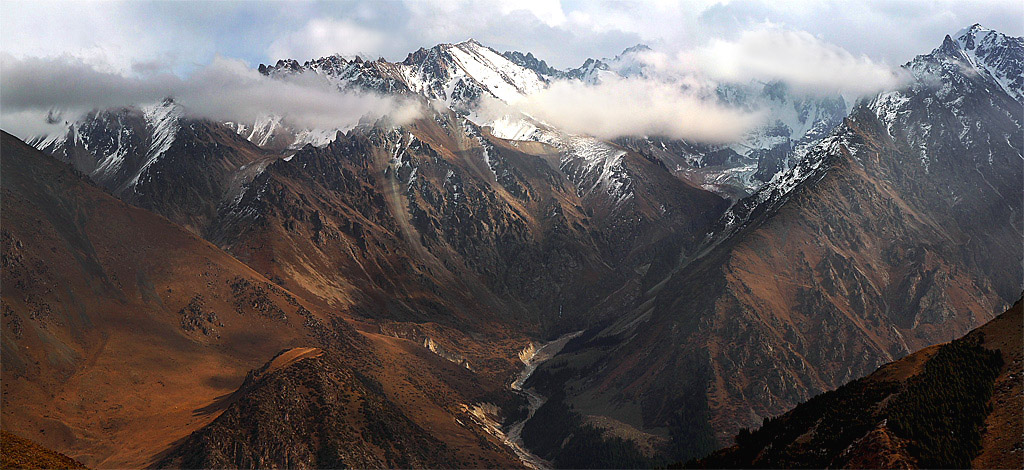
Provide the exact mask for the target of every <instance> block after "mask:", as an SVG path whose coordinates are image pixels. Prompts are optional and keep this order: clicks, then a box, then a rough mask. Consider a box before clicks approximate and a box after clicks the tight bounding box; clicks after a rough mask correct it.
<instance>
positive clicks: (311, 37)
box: [267, 18, 385, 60]
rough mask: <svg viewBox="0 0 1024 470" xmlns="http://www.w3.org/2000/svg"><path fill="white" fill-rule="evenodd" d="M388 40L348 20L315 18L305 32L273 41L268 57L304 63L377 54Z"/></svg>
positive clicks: (297, 32) (299, 31)
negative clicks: (322, 59)
mask: <svg viewBox="0 0 1024 470" xmlns="http://www.w3.org/2000/svg"><path fill="white" fill-rule="evenodd" d="M384 40H385V36H384V34H382V33H381V32H379V31H376V30H374V29H370V28H367V27H365V26H362V25H360V24H358V23H354V22H352V21H349V20H346V19H341V20H338V19H332V18H315V19H312V20H310V21H309V22H308V23H306V25H305V26H304V27H303V28H302V29H299V30H298V31H295V32H292V33H290V34H287V35H284V36H282V37H280V38H278V39H277V40H275V41H274V42H272V43H271V44H270V47H269V48H267V55H268V56H269V57H277V58H280V59H298V60H303V59H315V58H319V57H325V56H329V55H332V54H341V55H355V54H374V53H377V52H378V51H379V50H380V48H381V46H382V44H383V43H384Z"/></svg>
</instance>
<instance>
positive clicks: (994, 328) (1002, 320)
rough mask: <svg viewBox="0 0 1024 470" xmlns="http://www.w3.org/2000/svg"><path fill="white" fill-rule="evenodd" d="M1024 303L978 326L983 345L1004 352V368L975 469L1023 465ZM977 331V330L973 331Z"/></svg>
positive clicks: (992, 401)
mask: <svg viewBox="0 0 1024 470" xmlns="http://www.w3.org/2000/svg"><path fill="white" fill-rule="evenodd" d="M1021 304H1022V302H1017V303H1016V304H1014V305H1013V307H1012V308H1010V310H1009V311H1008V312H1007V313H1005V314H1003V315H1000V316H999V317H998V318H996V319H995V320H992V321H990V322H988V324H986V325H985V326H983V327H981V328H979V329H978V331H981V332H984V334H985V342H984V343H983V345H984V347H986V348H988V349H998V350H999V352H1000V353H1001V354H1002V355H1003V370H1002V371H1000V373H999V377H997V378H996V382H995V389H994V390H993V392H992V400H991V401H990V405H991V406H992V413H990V414H989V415H988V418H987V419H986V420H985V431H984V432H983V433H982V434H981V454H980V455H978V457H976V458H975V459H974V461H973V462H971V466H973V467H974V468H1024V437H1022V436H1021V433H1022V432H1024V386H1022V383H1024V363H1022V362H1021V357H1022V355H1024V354H1022V351H1024V344H1022V324H1024V315H1022V312H1021V307H1022V305H1021ZM972 334H975V333H972Z"/></svg>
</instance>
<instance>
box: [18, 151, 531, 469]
mask: <svg viewBox="0 0 1024 470" xmlns="http://www.w3.org/2000/svg"><path fill="white" fill-rule="evenodd" d="M0 157H2V158H0V162H2V168H0V174H2V178H3V180H2V190H3V194H2V204H3V206H2V210H0V217H2V219H0V225H2V232H3V233H2V239H3V245H2V248H3V251H2V255H3V256H2V263H3V264H2V268H3V269H2V285H3V288H2V292H0V294H2V295H0V300H2V310H3V312H2V323H0V325H2V328H3V334H2V336H0V345H2V348H3V370H2V374H3V376H2V379H3V380H2V386H3V390H2V391H3V406H2V424H3V426H4V429H10V430H12V431H15V432H18V433H20V434H22V435H25V436H28V437H30V438H32V439H35V440H38V441H39V442H41V443H43V444H44V445H46V446H48V447H50V448H54V449H57V450H59V451H61V452H63V453H66V454H68V455H71V456H74V457H75V458H77V459H79V460H80V461H83V462H84V463H86V464H87V465H90V466H92V467H98V468H126V467H142V466H146V465H149V464H151V463H152V462H153V461H154V459H156V458H159V456H160V455H161V454H162V453H164V452H166V451H168V450H169V449H171V448H172V447H173V445H174V444H175V443H176V442H178V441H180V440H181V439H183V438H185V437H186V436H188V435H189V433H190V432H192V431H194V430H196V429H199V428H201V427H202V426H204V425H206V424H208V423H209V422H211V421H212V420H213V419H214V418H216V416H217V415H218V414H219V413H221V412H222V411H223V410H224V408H225V407H226V406H227V405H229V404H230V400H229V397H230V396H231V394H232V393H233V392H234V391H235V390H236V389H237V388H238V386H239V384H241V383H242V381H243V379H244V377H245V376H246V374H247V373H248V371H250V370H251V369H254V368H256V367H258V366H259V365H260V364H263V363H264V362H266V361H267V359H268V358H271V357H273V356H274V354H275V353H276V352H277V351H280V350H281V349H284V348H290V347H310V346H313V345H316V346H321V347H325V346H326V347H330V348H332V349H333V350H334V351H337V352H339V354H341V355H342V357H343V358H344V360H345V364H348V366H349V367H353V368H356V367H358V368H359V370H360V373H363V374H365V375H367V376H370V377H372V378H373V379H374V380H375V381H377V382H379V383H380V384H381V385H382V387H381V388H380V390H379V392H380V393H383V394H384V395H385V397H380V399H386V400H389V401H391V402H392V403H394V404H395V409H397V410H398V412H400V414H401V415H404V416H406V417H408V419H410V420H412V421H413V422H415V423H416V425H417V426H419V427H421V428H422V429H424V430H425V431H426V432H427V433H429V434H430V435H431V436H434V437H435V438H437V439H440V440H442V441H444V442H445V444H446V445H448V446H449V447H450V448H453V449H457V451H456V452H455V458H456V459H457V461H458V462H465V463H466V465H470V462H473V461H474V459H478V460H480V461H491V462H494V463H495V466H503V467H508V466H514V465H516V461H515V460H514V457H512V456H511V453H510V452H509V451H507V450H506V449H505V448H503V447H501V446H500V444H499V443H498V442H497V441H496V440H495V439H493V438H490V437H487V436H485V435H482V434H483V431H481V430H479V429H478V428H475V427H466V426H461V425H459V424H457V422H456V416H457V415H458V414H459V413H461V409H462V408H461V405H462V404H464V403H472V402H476V401H480V400H484V399H490V398H488V397H491V396H493V394H494V393H499V394H500V391H501V390H502V389H503V388H504V384H503V383H502V382H501V381H499V380H497V379H487V378H486V377H485V378H481V377H480V376H478V375H476V374H473V373H472V372H470V371H468V370H467V369H465V368H464V367H461V366H458V365H456V364H453V363H451V362H449V361H446V360H444V359H442V358H440V357H438V356H437V355H435V354H433V353H431V352H430V351H428V350H426V349H425V348H423V346H422V345H421V344H418V343H416V342H413V341H410V340H406V339H399V338H394V337H387V336H383V335H379V334H377V333H376V331H377V328H376V325H372V324H362V325H360V327H362V328H366V329H367V330H368V331H369V332H367V333H362V334H360V333H357V332H356V331H355V330H354V329H353V328H352V327H351V326H349V325H350V323H349V322H348V318H347V317H345V316H343V315H342V314H341V313H338V312H331V313H330V314H325V313H324V311H323V310H320V309H318V308H317V306H316V305H315V304H309V303H306V302H305V301H304V300H302V299H300V298H297V297H295V296H293V295H292V294H291V293H290V292H288V291H286V290H284V289H281V288H279V287H277V286H275V285H274V284H272V283H270V282H268V281H267V280H266V278H264V277H262V276H261V275H259V274H257V273H256V272H254V271H252V270H251V269H249V268H248V267H247V266H246V265H244V264H242V263H241V262H239V261H237V260H236V259H234V258H232V257H231V256H230V255H228V254H226V253H224V252H223V251H221V250H219V249H217V248H216V247H214V246H213V245H211V244H209V243H207V242H205V241H203V240H202V239H199V238H198V237H196V236H194V235H192V234H190V233H188V232H187V231H185V230H183V229H181V228H179V227H178V226H175V225H174V224H172V223H170V222H168V221H167V220H166V219H163V218H162V217H159V216H156V215H154V214H152V213H149V212H147V211H144V210H141V209H137V208H134V207H131V206H129V205H127V204H124V203H122V202H120V201H117V200H116V199H114V198H113V197H111V196H109V195H108V194H106V193H104V192H103V191H102V190H100V189H99V188H97V187H95V186H92V185H90V184H89V183H87V182H85V180H84V179H83V178H82V177H81V176H80V175H77V174H75V173H73V172H72V171H70V170H69V169H68V168H67V167H66V166H64V165H63V164H61V163H59V162H56V161H54V160H52V159H49V158H47V157H45V156H43V155H42V154H40V153H38V152H37V151H35V150H34V149H31V148H29V147H28V146H26V145H24V144H23V143H21V142H20V141H18V140H17V139H15V138H13V137H11V136H10V135H8V134H4V135H3V141H2V147H0Z"/></svg>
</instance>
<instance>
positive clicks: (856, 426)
mask: <svg viewBox="0 0 1024 470" xmlns="http://www.w3.org/2000/svg"><path fill="white" fill-rule="evenodd" d="M1022 322H1024V318H1022V317H1021V302H1020V301H1018V302H1017V303H1016V304H1014V306H1013V307H1011V308H1010V310H1008V311H1006V312H1005V313H1003V314H1001V315H999V316H998V317H996V318H995V319H993V320H991V321H989V322H988V323H986V324H985V325H983V326H981V327H980V328H978V329H976V330H974V331H972V332H971V333H969V334H967V335H966V336H965V337H963V338H961V339H958V340H955V341H953V342H952V343H948V344H944V345H939V346H932V347H929V348H926V349H923V350H921V351H918V352H916V353H914V354H912V355H910V356H907V357H905V358H903V359H900V360H899V361H896V362H892V363H889V364H886V365H884V366H882V367H881V368H879V369H878V370H877V371H875V372H874V373H872V374H871V375H869V376H867V377H865V378H863V379H858V380H856V381H853V382H851V383H849V384H846V385H844V386H842V387H840V388H839V389H837V390H835V391H832V392H827V393H824V394H822V395H819V396H816V397H814V398H812V399H811V400H808V401H807V402H805V403H802V404H800V405H799V406H797V407H796V408H795V409H793V410H792V411H790V412H787V413H786V414H783V415H781V416H779V417H776V418H769V419H766V420H765V422H764V423H763V424H762V426H761V427H760V429H757V430H754V431H747V430H743V431H741V432H740V434H739V435H738V436H737V437H736V445H734V446H732V447H729V448H727V449H723V450H721V451H718V452H715V453H714V454H712V455H710V456H708V457H706V458H703V459H700V460H698V461H695V462H691V463H690V466H699V467H706V468H765V467H777V468H781V467H786V468H790V467H814V468H822V467H829V468H838V467H842V468H967V467H975V468H1018V467H1020V466H1021V465H1024V450H1022V439H1021V434H1020V429H1021V425H1022V424H1024V423H1022V411H1021V410H1022V407H1024V395H1022V394H1021V392H1022V383H1024V377H1022V375H1021V367H1022V364H1021V357H1022V347H1024V345H1022V344H1021V338H1022V333H1024V331H1022V328H1021V327H1022V325H1024V323H1022Z"/></svg>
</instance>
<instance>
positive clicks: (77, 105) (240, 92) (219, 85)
mask: <svg viewBox="0 0 1024 470" xmlns="http://www.w3.org/2000/svg"><path fill="white" fill-rule="evenodd" d="M0 69H2V73H3V87H2V88H0V109H3V113H2V115H0V125H2V126H3V128H4V130H7V131H8V132H11V133H12V134H15V135H18V136H19V137H22V138H28V137H32V136H33V135H36V133H38V132H39V131H40V130H41V129H44V128H45V126H44V124H45V123H44V122H43V118H44V117H45V116H46V114H47V113H48V112H49V111H50V110H60V111H62V112H63V115H64V119H69V120H71V119H74V117H75V116H77V115H80V114H81V113H84V112H88V111H91V110H93V109H104V108H110V107H118V106H130V105H141V104H148V103H153V102H157V101H160V100H162V99H163V98H166V97H172V98H173V99H174V100H175V102H177V103H178V104H180V105H182V106H183V107H184V108H185V111H186V112H187V113H189V114H190V115H192V116H195V117H201V118H207V119H212V120H216V121H236V122H252V121H255V120H256V119H257V118H259V117H261V116H265V115H268V114H273V115H277V116H281V117H282V118H283V119H284V120H285V122H286V123H288V124H291V125H294V126H296V127H297V128H322V129H334V128H348V127H351V126H354V125H355V124H357V123H358V122H359V120H360V119H361V118H364V117H368V118H371V119H375V118H379V117H382V116H385V115H388V116H390V117H391V118H392V119H394V120H395V121H396V122H399V123H405V122H408V121H409V120H411V119H413V118H415V117H416V116H417V115H418V112H419V104H418V103H417V102H415V101H411V100H407V99H402V98H397V97H389V96H380V95H377V94H373V93H361V92H340V91H338V90H337V89H336V88H334V87H333V86H332V85H331V84H329V83H328V82H326V81H325V80H324V79H322V78H321V77H318V76H315V75H313V74H300V75H296V76H294V77H290V78H287V79H272V78H268V77H265V76H263V75H261V74H260V73H259V72H257V71H255V70H253V69H251V68H249V67H248V66H247V65H246V64H245V63H243V62H241V61H239V60H233V59H224V58H220V57H218V58H216V59H215V60H214V61H213V62H212V63H210V64H209V65H207V66H205V67H202V68H200V69H198V70H197V71H196V72H195V73H193V74H192V75H190V76H189V77H188V78H179V77H177V76H175V75H171V74H161V75H154V76H148V77H145V78H140V77H132V76H125V75H121V74H119V73H114V72H108V71H101V70H97V69H96V68H94V67H92V66H90V65H89V64H86V63H85V62H83V61H81V60H78V59H74V58H69V57H64V58H51V59H39V58H28V59H18V58H15V57H13V56H10V55H7V54H5V55H3V56H0Z"/></svg>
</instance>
